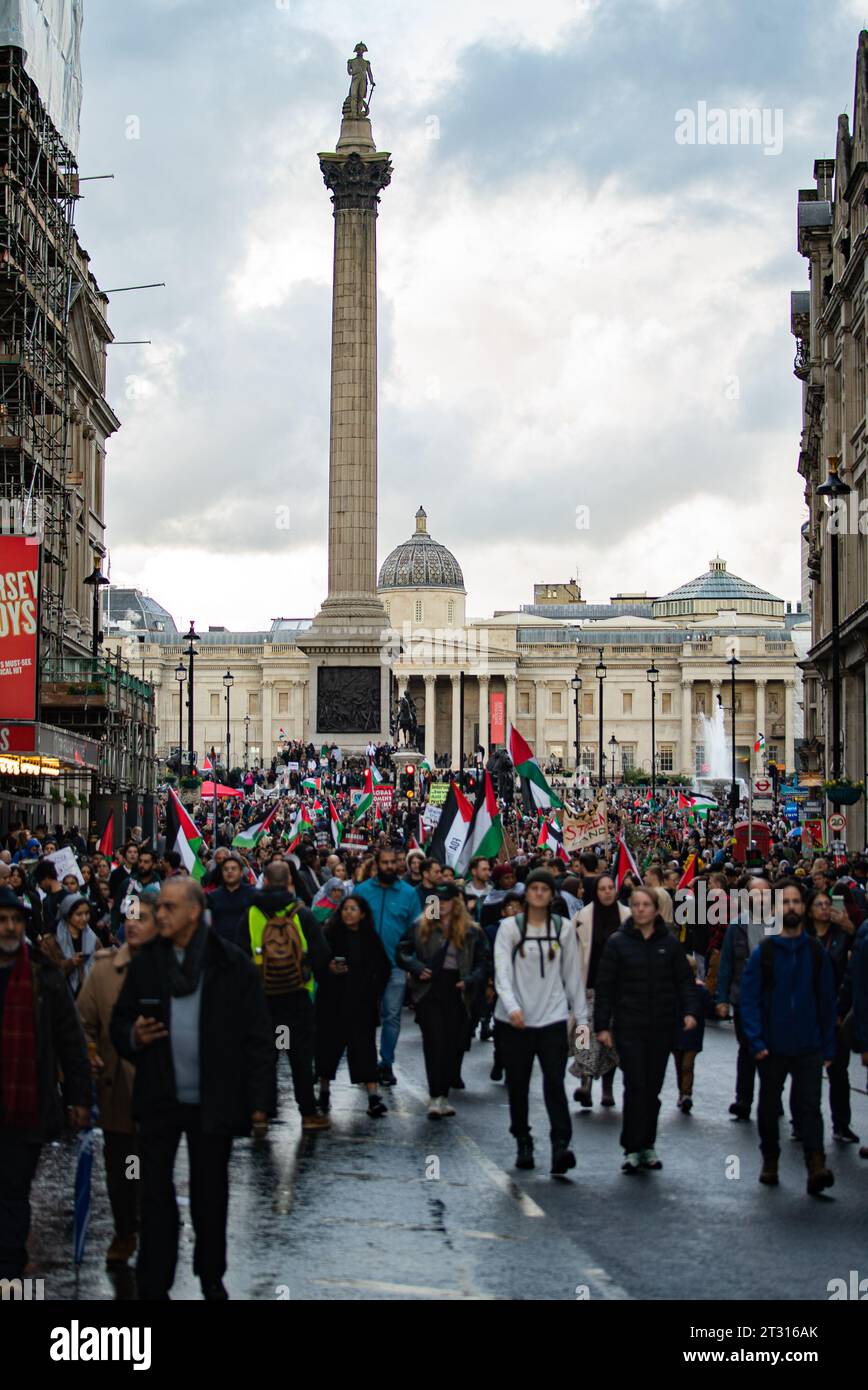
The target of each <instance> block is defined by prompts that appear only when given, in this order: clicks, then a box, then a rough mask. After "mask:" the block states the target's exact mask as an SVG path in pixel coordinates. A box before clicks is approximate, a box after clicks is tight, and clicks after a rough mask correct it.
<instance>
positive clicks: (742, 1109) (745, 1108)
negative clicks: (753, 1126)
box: [729, 1100, 750, 1120]
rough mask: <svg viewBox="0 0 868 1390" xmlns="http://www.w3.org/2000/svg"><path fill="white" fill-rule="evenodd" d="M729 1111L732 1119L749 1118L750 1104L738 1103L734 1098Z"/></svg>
mask: <svg viewBox="0 0 868 1390" xmlns="http://www.w3.org/2000/svg"><path fill="white" fill-rule="evenodd" d="M729 1113H730V1115H731V1116H732V1118H733V1119H734V1120H749V1119H750V1106H749V1105H740V1104H739V1102H738V1101H737V1100H734V1101H733V1103H732V1105H731V1106H730V1107H729Z"/></svg>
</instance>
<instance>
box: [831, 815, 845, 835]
mask: <svg viewBox="0 0 868 1390" xmlns="http://www.w3.org/2000/svg"><path fill="white" fill-rule="evenodd" d="M846 824H847V817H846V816H842V815H841V813H840V811H836V812H835V813H834V814H833V815H831V816H830V817H829V829H830V830H834V831H836V832H837V831H839V830H843V829H844V826H845V825H846Z"/></svg>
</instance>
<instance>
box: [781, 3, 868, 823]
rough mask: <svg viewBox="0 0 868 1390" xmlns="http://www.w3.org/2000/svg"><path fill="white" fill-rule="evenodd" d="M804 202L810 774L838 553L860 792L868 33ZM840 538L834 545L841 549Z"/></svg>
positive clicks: (801, 327) (823, 739)
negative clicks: (831, 488) (842, 111)
mask: <svg viewBox="0 0 868 1390" xmlns="http://www.w3.org/2000/svg"><path fill="white" fill-rule="evenodd" d="M814 183H815V186H814V187H812V188H805V189H801V190H800V191H799V195H798V205H797V217H798V228H797V236H798V248H799V251H800V253H801V254H802V255H803V256H804V257H805V260H806V261H807V272H808V281H809V288H808V289H807V290H798V291H795V292H794V293H793V294H792V296H791V329H792V333H793V336H794V337H795V339H796V356H795V364H794V371H795V375H796V376H797V377H798V378H799V380H800V381H801V383H802V412H803V420H802V434H801V441H800V447H799V458H798V470H799V473H800V474H801V476H802V478H803V479H804V483H805V502H806V505H807V509H808V520H807V522H806V523H805V524H804V526H803V528H802V546H803V557H804V569H805V576H806V581H807V583H808V584H809V586H810V608H811V613H812V631H811V646H810V649H809V652H808V653H807V656H806V658H805V662H804V688H805V698H804V712H805V770H806V771H808V772H814V773H822V774H823V775H825V776H827V777H830V776H831V774H832V771H833V764H834V757H833V747H832V703H833V702H832V672H833V662H832V655H833V642H832V561H833V550H836V551H837V558H838V583H839V632H840V696H841V726H840V727H841V742H840V758H841V765H842V769H843V773H844V775H845V776H847V777H849V778H850V779H851V780H853V781H864V780H865V777H866V772H868V764H866V749H868V738H866V721H868V534H866V533H868V476H866V465H868V445H866V394H865V391H866V381H865V376H866V347H868V316H866V302H868V295H866V274H868V32H866V31H863V32H862V33H861V34H860V35H859V43H858V49H857V55H856V90H855V97H854V105H853V124H852V128H851V125H850V121H849V119H848V117H847V116H846V115H842V116H839V117H838V130H837V137H836V144H835V157H834V159H818V160H817V161H816V162H815V164H814ZM830 460H834V465H833V466H832V471H833V472H834V468H835V467H837V472H838V476H839V477H840V479H841V480H842V481H843V482H844V484H846V487H847V488H848V489H849V493H848V495H847V496H846V497H844V498H842V499H841V501H840V502H837V503H830V502H828V501H827V500H826V498H825V497H824V495H823V494H822V493H818V488H820V487H821V486H822V484H823V483H824V482H825V481H826V479H827V478H828V477H829V475H830ZM833 536H836V537H837V542H836V543H835V542H833ZM847 821H848V824H847V840H848V843H849V844H850V846H851V847H853V846H855V847H859V848H864V845H865V841H866V826H865V801H864V797H863V798H862V800H861V801H860V802H858V803H857V804H856V805H853V806H850V807H848V808H847Z"/></svg>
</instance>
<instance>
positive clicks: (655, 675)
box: [645, 661, 660, 805]
mask: <svg viewBox="0 0 868 1390" xmlns="http://www.w3.org/2000/svg"><path fill="white" fill-rule="evenodd" d="M645 675H646V676H647V677H648V684H649V685H650V686H651V802H652V805H653V804H656V801H657V736H656V730H655V715H656V710H657V682H658V681H659V679H660V672H659V671H658V670H657V667H656V666H655V665H654V662H653V661H652V662H651V665H650V666H649V667H648V670H647V671H646V672H645Z"/></svg>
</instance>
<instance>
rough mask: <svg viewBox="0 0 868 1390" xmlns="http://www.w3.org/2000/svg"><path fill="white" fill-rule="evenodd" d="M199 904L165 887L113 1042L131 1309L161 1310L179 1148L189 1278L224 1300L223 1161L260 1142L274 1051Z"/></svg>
mask: <svg viewBox="0 0 868 1390" xmlns="http://www.w3.org/2000/svg"><path fill="white" fill-rule="evenodd" d="M204 911H205V895H204V893H203V892H202V889H201V888H200V887H199V885H198V884H197V883H196V882H195V881H194V880H193V879H191V878H181V877H179V878H174V879H171V880H170V881H169V882H167V883H165V884H164V885H163V888H162V891H161V893H160V897H159V901H158V904H157V926H158V935H157V936H156V937H155V938H154V939H153V940H152V941H149V942H147V943H146V944H145V945H144V946H143V947H142V949H141V950H140V951H139V952H138V953H137V955H136V957H135V958H134V959H133V961H132V962H131V964H130V967H129V970H128V972H127V977H126V980H125V982H124V986H123V989H122V990H121V994H120V997H119V999H118V1002H117V1004H116V1005H115V1010H114V1013H113V1015H112V1021H111V1038H112V1042H113V1043H114V1046H115V1048H116V1049H117V1051H118V1052H119V1053H120V1055H121V1056H122V1057H125V1058H126V1059H127V1060H128V1061H130V1062H132V1063H133V1064H134V1065H135V1068H136V1075H135V1082H134V1086H133V1115H134V1117H135V1119H136V1120H137V1121H138V1122H139V1125H140V1154H141V1162H142V1170H141V1171H142V1222H141V1226H142V1229H141V1240H140V1245H139V1258H138V1265H137V1270H136V1273H137V1280H138V1287H139V1297H140V1298H141V1299H146V1300H150V1299H165V1298H167V1297H168V1296H169V1289H170V1288H171V1286H172V1282H173V1280H174V1277H175V1265H176V1262H177V1257H178V1229H179V1221H178V1207H177V1202H176V1198H175V1188H174V1182H173V1173H174V1166H175V1156H176V1154H177V1150H178V1145H179V1143H180V1140H181V1135H182V1134H185V1135H186V1139H187V1151H188V1156H189V1165H190V1209H191V1214H192V1218H193V1226H194V1229H195V1233H196V1246H195V1253H194V1257H193V1269H194V1271H195V1273H196V1274H197V1275H198V1277H199V1280H200V1283H201V1285H202V1292H203V1295H204V1297H205V1298H206V1299H207V1300H209V1301H211V1300H223V1299H226V1298H227V1297H228V1294H227V1293H226V1290H225V1288H224V1286H223V1275H224V1274H225V1272H226V1218H227V1213H228V1207H229V1157H230V1154H231V1151H232V1139H233V1137H234V1136H235V1135H246V1134H250V1132H251V1129H252V1130H253V1133H254V1135H255V1136H256V1137H257V1138H259V1137H264V1135H265V1133H266V1132H267V1124H268V1120H267V1116H268V1112H269V1110H270V1109H271V1107H272V1106H273V1103H274V1101H273V1098H274V1093H275V1078H274V1068H275V1050H274V1043H273V1038H272V1033H271V1026H270V1022H269V1017H268V1011H267V1009H266V1006H265V999H264V996H263V993H262V986H261V984H260V981H259V976H258V972H257V970H256V968H255V966H254V965H253V964H252V962H251V961H250V960H248V959H247V957H246V956H245V955H244V954H243V952H242V951H240V950H239V949H238V948H237V947H235V946H233V945H232V944H231V943H230V942H228V941H224V940H223V939H221V938H220V937H219V936H218V935H217V934H216V932H213V931H212V930H211V929H210V928H209V927H208V926H206V925H205V923H204V920H203V915H204Z"/></svg>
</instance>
